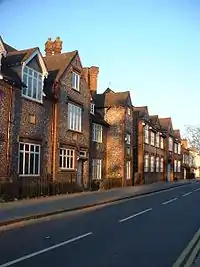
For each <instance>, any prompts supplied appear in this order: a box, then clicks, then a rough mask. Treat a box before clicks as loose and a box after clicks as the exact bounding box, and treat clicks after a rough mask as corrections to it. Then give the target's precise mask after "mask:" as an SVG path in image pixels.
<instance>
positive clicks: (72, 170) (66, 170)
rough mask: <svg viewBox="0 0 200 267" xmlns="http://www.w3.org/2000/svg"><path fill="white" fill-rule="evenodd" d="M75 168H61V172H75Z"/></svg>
mask: <svg viewBox="0 0 200 267" xmlns="http://www.w3.org/2000/svg"><path fill="white" fill-rule="evenodd" d="M75 171H76V170H75V169H61V168H60V172H75Z"/></svg>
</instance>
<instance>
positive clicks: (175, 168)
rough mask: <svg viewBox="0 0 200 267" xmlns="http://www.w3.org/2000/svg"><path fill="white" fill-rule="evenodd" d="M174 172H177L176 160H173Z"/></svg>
mask: <svg viewBox="0 0 200 267" xmlns="http://www.w3.org/2000/svg"><path fill="white" fill-rule="evenodd" d="M174 172H177V160H176V159H175V160H174Z"/></svg>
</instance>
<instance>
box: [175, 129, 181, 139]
mask: <svg viewBox="0 0 200 267" xmlns="http://www.w3.org/2000/svg"><path fill="white" fill-rule="evenodd" d="M174 136H175V137H176V138H177V139H181V133H180V130H179V129H176V130H174Z"/></svg>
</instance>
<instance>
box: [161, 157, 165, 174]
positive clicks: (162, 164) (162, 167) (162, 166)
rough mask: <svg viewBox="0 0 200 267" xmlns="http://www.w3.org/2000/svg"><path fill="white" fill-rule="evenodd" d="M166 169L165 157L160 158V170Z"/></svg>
mask: <svg viewBox="0 0 200 267" xmlns="http://www.w3.org/2000/svg"><path fill="white" fill-rule="evenodd" d="M163 170H164V160H163V158H160V172H163Z"/></svg>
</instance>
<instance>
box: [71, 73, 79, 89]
mask: <svg viewBox="0 0 200 267" xmlns="http://www.w3.org/2000/svg"><path fill="white" fill-rule="evenodd" d="M79 84H80V75H79V74H78V73H76V72H72V88H73V89H75V90H77V91H79Z"/></svg>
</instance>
